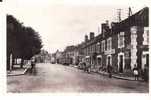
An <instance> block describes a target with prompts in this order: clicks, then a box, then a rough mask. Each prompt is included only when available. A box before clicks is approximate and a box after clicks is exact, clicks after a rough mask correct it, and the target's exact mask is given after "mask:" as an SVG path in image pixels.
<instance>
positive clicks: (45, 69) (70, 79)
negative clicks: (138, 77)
mask: <svg viewBox="0 0 151 100" xmlns="http://www.w3.org/2000/svg"><path fill="white" fill-rule="evenodd" d="M36 68H37V75H22V76H9V77H7V92H50V93H55V92H63V93H121V92H122V93H131V92H133V93H146V92H148V91H149V90H148V84H147V83H144V82H137V81H127V80H120V79H115V78H112V79H109V78H108V77H107V76H102V75H98V74H95V73H91V74H87V73H85V72H83V71H82V70H78V69H77V68H73V67H69V66H63V65H58V64H37V67H36Z"/></svg>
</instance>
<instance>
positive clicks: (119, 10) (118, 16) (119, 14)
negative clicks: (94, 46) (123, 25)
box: [117, 9, 122, 22]
mask: <svg viewBox="0 0 151 100" xmlns="http://www.w3.org/2000/svg"><path fill="white" fill-rule="evenodd" d="M121 10H122V9H117V11H118V12H117V18H118V22H120V21H121Z"/></svg>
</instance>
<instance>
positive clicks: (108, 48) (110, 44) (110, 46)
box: [107, 37, 112, 50]
mask: <svg viewBox="0 0 151 100" xmlns="http://www.w3.org/2000/svg"><path fill="white" fill-rule="evenodd" d="M111 49H112V38H111V37H110V38H108V39H107V50H111Z"/></svg>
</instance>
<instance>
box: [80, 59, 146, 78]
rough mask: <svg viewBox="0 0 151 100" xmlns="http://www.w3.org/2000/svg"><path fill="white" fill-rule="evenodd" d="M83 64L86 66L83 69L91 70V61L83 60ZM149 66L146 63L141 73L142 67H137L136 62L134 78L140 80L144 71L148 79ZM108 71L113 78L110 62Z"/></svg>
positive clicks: (144, 75)
mask: <svg viewBox="0 0 151 100" xmlns="http://www.w3.org/2000/svg"><path fill="white" fill-rule="evenodd" d="M82 65H83V66H84V67H83V70H84V71H85V72H88V73H89V72H90V69H91V64H90V63H89V62H87V61H86V62H83V63H82ZM147 68H148V67H147V66H146V65H145V66H144V70H143V71H142V72H141V73H140V69H139V68H138V67H137V65H136V64H134V67H133V69H132V71H133V75H134V78H135V80H139V76H140V74H141V75H142V73H143V75H142V76H143V77H144V79H146V80H148V76H147V75H148V74H147V73H149V72H148V71H149V70H147ZM106 71H107V73H108V77H109V78H112V74H113V67H112V65H111V64H108V65H107V67H106Z"/></svg>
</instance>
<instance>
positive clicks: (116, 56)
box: [82, 7, 149, 73]
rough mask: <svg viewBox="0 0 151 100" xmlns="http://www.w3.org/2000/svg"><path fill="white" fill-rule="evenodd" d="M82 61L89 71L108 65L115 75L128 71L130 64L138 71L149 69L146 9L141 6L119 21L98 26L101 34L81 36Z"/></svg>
mask: <svg viewBox="0 0 151 100" xmlns="http://www.w3.org/2000/svg"><path fill="white" fill-rule="evenodd" d="M82 52H83V55H84V56H85V60H87V61H89V63H90V64H91V65H92V67H93V68H96V69H97V68H106V67H107V66H108V65H109V64H110V65H112V66H113V69H114V71H115V72H119V73H124V72H126V71H128V70H132V69H133V67H134V64H136V65H137V66H138V67H139V68H140V69H144V65H145V64H146V65H147V66H149V8H148V7H145V8H143V9H141V10H140V11H138V12H137V13H135V14H133V15H131V16H129V17H128V18H126V19H125V20H122V21H120V22H112V23H111V27H109V23H108V21H106V23H103V24H102V32H101V34H99V35H98V36H96V37H95V36H94V33H93V32H90V39H88V35H85V42H84V43H83V46H82Z"/></svg>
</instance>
